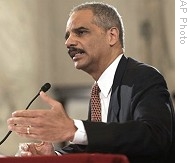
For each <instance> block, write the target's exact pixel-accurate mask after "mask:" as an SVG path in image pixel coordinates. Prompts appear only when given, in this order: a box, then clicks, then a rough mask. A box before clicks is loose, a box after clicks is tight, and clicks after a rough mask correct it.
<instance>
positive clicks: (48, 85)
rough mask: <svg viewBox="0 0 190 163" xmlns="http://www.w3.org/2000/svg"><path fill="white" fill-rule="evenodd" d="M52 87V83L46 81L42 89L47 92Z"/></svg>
mask: <svg viewBox="0 0 190 163" xmlns="http://www.w3.org/2000/svg"><path fill="white" fill-rule="evenodd" d="M50 88H51V84H49V83H45V84H44V85H43V86H42V87H41V89H40V91H43V92H47V91H48V90H49V89H50Z"/></svg>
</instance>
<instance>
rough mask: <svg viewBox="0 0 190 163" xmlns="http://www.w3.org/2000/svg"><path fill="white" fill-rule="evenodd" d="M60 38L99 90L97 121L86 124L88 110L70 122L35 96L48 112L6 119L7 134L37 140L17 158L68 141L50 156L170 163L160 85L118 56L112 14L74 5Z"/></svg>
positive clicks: (166, 102)
mask: <svg viewBox="0 0 190 163" xmlns="http://www.w3.org/2000/svg"><path fill="white" fill-rule="evenodd" d="M65 39H66V42H65V44H66V46H67V48H68V53H69V55H70V57H71V58H72V60H73V62H74V65H75V67H76V68H77V69H81V70H83V71H85V72H87V73H88V74H89V75H91V76H92V78H93V79H94V80H95V83H96V84H98V86H99V88H100V93H99V95H100V99H101V101H100V103H101V113H99V114H100V115H101V118H100V119H99V120H100V122H96V121H94V119H92V118H94V117H91V113H92V112H94V111H93V110H92V108H93V107H92V106H91V105H90V107H89V119H88V120H87V121H80V120H73V119H71V118H70V117H69V116H68V115H67V113H66V112H65V109H64V106H62V104H61V103H59V102H58V101H56V100H54V99H52V98H51V97H49V96H47V95H46V94H45V93H44V92H41V93H40V96H41V98H42V99H43V100H44V101H45V102H46V103H48V104H49V105H50V106H51V109H50V110H40V109H39V110H28V111H16V112H14V113H13V114H12V118H10V119H9V120H8V126H9V129H10V130H12V131H15V132H16V133H18V134H19V135H21V136H24V137H27V138H32V139H36V140H41V141H43V142H42V143H41V144H28V146H27V147H26V148H23V151H22V155H44V154H46V155H50V154H55V152H54V149H53V145H52V144H51V142H64V141H71V144H70V145H69V146H67V147H64V148H63V149H61V150H59V151H56V154H64V153H78V152H89V153H93V152H99V153H115V154H116V153H119V154H125V155H126V156H127V157H128V158H129V159H130V161H131V162H141V163H145V162H146V163H153V162H154V163H155V162H159V163H165V162H167V163H168V162H171V158H174V156H172V157H171V151H172V150H173V147H174V116H173V108H172V104H171V102H170V95H169V93H168V90H167V85H166V82H165V80H164V78H163V77H162V75H161V74H160V73H159V72H158V71H157V70H156V69H155V68H153V67H151V66H148V65H146V64H143V63H140V62H138V61H136V60H134V59H132V58H129V57H128V58H126V57H125V56H124V41H123V40H124V29H123V24H122V20H121V17H120V15H119V14H118V12H117V11H116V9H115V8H114V7H112V6H109V5H106V4H103V3H98V2H94V3H85V4H82V5H80V6H77V7H76V8H74V9H73V10H72V11H71V14H70V17H69V19H68V22H67V26H66V35H65ZM91 103H92V100H91ZM15 124H17V125H15Z"/></svg>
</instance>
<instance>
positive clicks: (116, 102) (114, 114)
mask: <svg viewBox="0 0 190 163" xmlns="http://www.w3.org/2000/svg"><path fill="white" fill-rule="evenodd" d="M127 61H128V59H127V58H126V57H125V56H122V58H121V60H120V62H119V64H118V67H117V70H116V73H115V77H114V81H113V85H112V94H111V98H110V104H109V109H108V117H107V122H119V110H120V88H121V81H122V77H123V74H124V72H125V71H126V70H125V69H126V67H127Z"/></svg>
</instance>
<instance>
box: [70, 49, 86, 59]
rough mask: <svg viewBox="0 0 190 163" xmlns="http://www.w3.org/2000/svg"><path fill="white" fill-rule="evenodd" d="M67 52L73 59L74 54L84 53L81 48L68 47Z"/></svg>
mask: <svg viewBox="0 0 190 163" xmlns="http://www.w3.org/2000/svg"><path fill="white" fill-rule="evenodd" d="M68 53H69V55H70V57H71V58H72V59H73V58H74V57H75V56H76V55H82V54H84V53H85V51H84V50H82V49H78V48H74V47H70V48H69V49H68Z"/></svg>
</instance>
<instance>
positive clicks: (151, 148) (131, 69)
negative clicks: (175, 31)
mask: <svg viewBox="0 0 190 163" xmlns="http://www.w3.org/2000/svg"><path fill="white" fill-rule="evenodd" d="M89 113H90V111H89ZM89 115H90V114H89ZM83 123H84V127H85V130H86V132H87V137H88V145H87V146H80V145H69V146H68V147H65V148H63V149H62V150H61V151H60V152H62V153H64V152H68V153H70V152H72V153H73V152H90V153H94V152H99V153H118V154H125V155H127V156H128V158H129V160H130V161H131V162H132V163H133V162H134V163H137V162H140V163H157V162H158V163H165V162H167V163H169V162H174V160H173V161H171V158H172V159H174V155H172V153H173V154H174V111H173V107H172V103H171V100H170V94H169V93H168V90H167V85H166V82H165V80H164V78H163V76H162V75H161V74H160V73H159V72H158V71H157V70H156V69H155V68H153V67H151V66H148V65H146V64H143V63H140V62H138V61H136V60H134V59H132V58H126V57H125V56H123V57H122V58H121V60H120V62H119V65H118V67H117V70H116V73H115V77H114V81H113V85H112V94H111V98H110V104H109V110H108V117H107V123H103V122H91V121H90V116H89V120H87V121H83Z"/></svg>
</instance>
